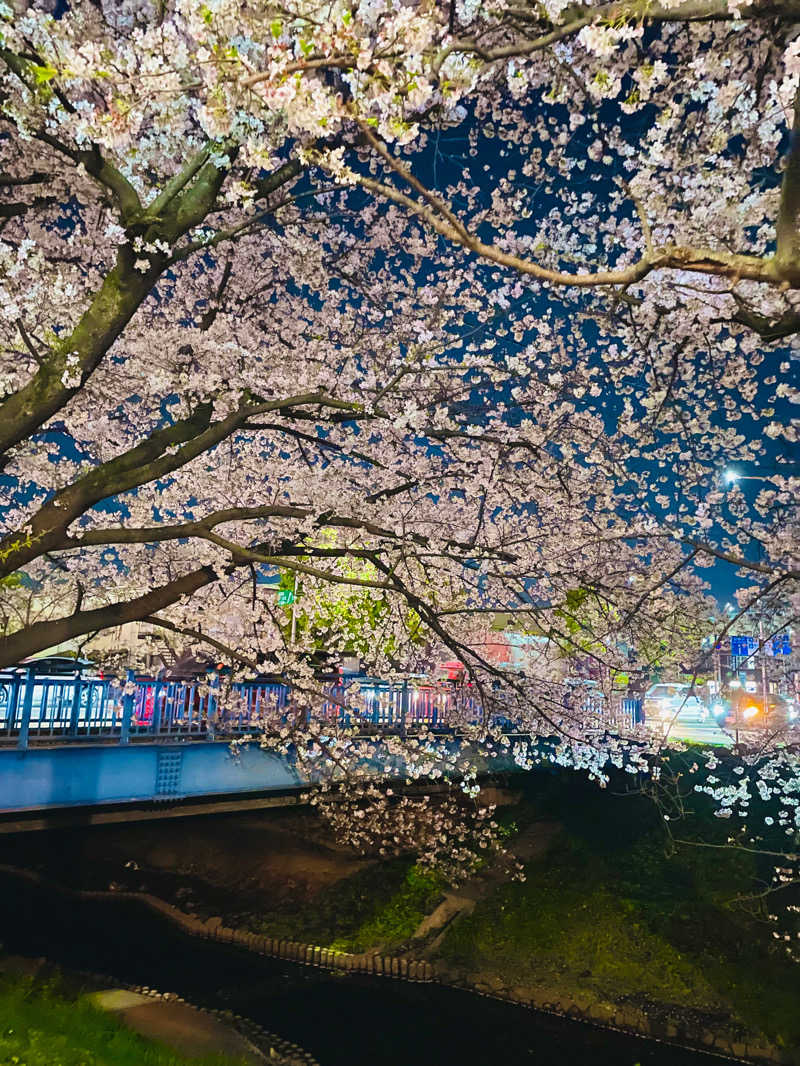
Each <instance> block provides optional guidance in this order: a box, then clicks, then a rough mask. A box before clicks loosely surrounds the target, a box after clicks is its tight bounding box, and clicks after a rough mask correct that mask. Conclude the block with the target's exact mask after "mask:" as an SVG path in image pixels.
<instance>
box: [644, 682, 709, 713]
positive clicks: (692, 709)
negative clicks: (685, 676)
mask: <svg viewBox="0 0 800 1066" xmlns="http://www.w3.org/2000/svg"><path fill="white" fill-rule="evenodd" d="M707 714H708V711H707V709H706V705H705V704H704V703H703V701H702V700H701V699H700V697H699V696H698V695H697V694H696V693H695V692H693V691H692V687H691V685H683V684H678V683H676V682H671V681H670V682H661V683H659V684H658V685H652V686H651V687H650V688H649V689H648V690H647V692H645V694H644V715H645V720H648V719H649V720H650V721H652V720H653V719H661V720H662V721H665V722H666V721H669V720H670V719H673V718H676V717H677V718H679V719H680V718H705V717H706V715H707Z"/></svg>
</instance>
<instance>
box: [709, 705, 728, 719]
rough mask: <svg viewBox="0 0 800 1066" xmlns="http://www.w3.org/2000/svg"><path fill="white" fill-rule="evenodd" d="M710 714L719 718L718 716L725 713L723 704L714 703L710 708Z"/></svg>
mask: <svg viewBox="0 0 800 1066" xmlns="http://www.w3.org/2000/svg"><path fill="white" fill-rule="evenodd" d="M711 713H712V714H713V715H714V717H715V718H719V717H720V715H722V714H724V713H725V704H724V703H715V704H714V705H713V706H712V708H711Z"/></svg>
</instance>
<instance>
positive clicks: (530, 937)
mask: <svg viewBox="0 0 800 1066" xmlns="http://www.w3.org/2000/svg"><path fill="white" fill-rule="evenodd" d="M525 810H526V811H527V816H528V817H532V816H535V815H536V814H537V813H542V812H546V813H547V814H548V815H550V816H557V817H559V819H560V820H561V822H562V824H563V827H564V828H563V831H562V832H561V834H560V835H559V836H558V837H557V839H556V840H555V842H554V844H553V846H552V847H551V849H550V851H549V852H548V854H547V855H546V856H544V857H543V858H540V859H539V860H538V861H536V862H533V863H531V864H529V866H528V867H527V868H526V871H525V872H526V877H527V880H526V881H525V882H524V883H521V884H520V883H516V884H506V885H504V886H502V887H501V888H499V889H498V890H497V891H496V892H495V893H493V894H492V896H491V897H489V898H488V899H486V900H484V901H483V902H481V903H479V904H478V906H477V908H476V910H475V912H474V913H473V914H472V915H471V916H470V917H468V918H464V919H462V920H461V921H460V922H458V923H456V924H455V925H454V926H453V927H452V928H451V929H450V930H449V931H448V933H447V936H446V937H445V940H444V942H443V944H442V947H441V957H442V958H443V959H444V960H445V961H447V962H448V963H450V964H452V965H457V966H458V967H460V968H461V969H463V970H466V971H468V972H469V973H471V974H483V975H493V976H496V977H500V978H502V979H503V980H504V981H505V982H506V983H508V984H537V983H538V984H541V985H545V986H547V987H550V988H554V989H557V990H559V991H561V992H563V993H565V994H567V995H570V994H571V995H577V996H582V997H583V998H589V999H591V998H593V997H597V998H604V999H617V1000H619V999H622V998H625V999H629V1000H631V1001H640V1002H643V1003H644V1002H647V1001H650V1002H653V1001H655V1002H660V1003H664V1004H674V1005H676V1006H679V1007H682V1008H697V1009H700V1010H703V1011H707V1012H712V1013H717V1012H721V1013H731V1014H733V1015H734V1016H735V1017H737V1018H739V1019H741V1020H742V1021H743V1022H744V1023H745V1024H747V1025H748V1026H750V1027H754V1028H756V1029H758V1030H760V1031H762V1032H764V1033H766V1034H767V1035H768V1036H769V1037H770V1038H771V1039H773V1040H774V1041H776V1042H777V1043H779V1044H782V1045H786V1046H791V1047H797V1048H800V1011H798V1009H797V1004H798V1003H800V971H798V968H797V967H796V966H794V965H792V964H791V963H789V962H788V961H787V960H786V959H785V958H784V957H783V956H782V955H781V954H779V953H777V952H776V951H775V950H773V948H772V946H771V939H770V936H771V934H770V927H769V926H768V924H767V922H766V921H765V920H764V919H763V917H762V916H761V915H760V914H759V913H758V907H754V906H753V905H752V904H751V905H750V906H749V907H746V906H744V905H743V904H742V903H737V902H735V897H736V896H740V895H746V894H748V893H751V892H752V891H753V890H754V888H755V886H756V885H757V878H758V873H759V871H758V869H757V860H756V859H755V858H754V857H753V856H752V855H749V854H747V853H744V852H741V851H739V852H736V851H728V850H725V849H717V848H707V847H698V846H683V847H679V848H678V850H677V852H676V853H675V854H667V851H668V849H665V844H666V843H667V841H666V838H665V835H664V832H663V828H662V827H661V826H660V824H659V822H658V819H657V816H656V815H655V812H654V809H653V808H652V807H651V805H650V804H649V803H648V801H647V800H646V799H644V798H643V797H638V796H615V795H613V794H610V793H609V792H600V791H599V790H597V789H594V788H592V787H591V786H584V785H583V784H581V783H580V782H578V781H576V780H575V779H574V778H573V779H571V780H569V781H568V782H564V783H563V784H562V785H561V786H560V785H559V784H558V783H557V782H555V783H551V784H550V787H549V788H548V789H545V790H544V791H540V792H539V794H538V795H535V796H533V797H529V799H528V802H527V804H526V806H525ZM697 828H698V827H697V825H696V824H695V830H697ZM718 828H719V827H718V824H717V825H714V824H712V825H711V826H710V827H709V831H708V835H709V837H710V838H711V839H712V840H713V839H714V838H715V837H714V834H715V833H717V830H718Z"/></svg>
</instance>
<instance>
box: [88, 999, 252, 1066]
mask: <svg viewBox="0 0 800 1066" xmlns="http://www.w3.org/2000/svg"><path fill="white" fill-rule="evenodd" d="M87 999H88V1000H89V1001H90V1002H91V1003H92V1004H93V1005H94V1006H96V1007H99V1008H100V1009H101V1010H105V1011H109V1012H110V1013H112V1014H113V1015H114V1016H115V1017H116V1018H118V1019H119V1021H121V1022H122V1023H123V1024H124V1025H126V1026H127V1027H128V1028H129V1029H133V1030H134V1031H135V1032H137V1033H139V1035H140V1036H143V1037H146V1038H147V1039H148V1040H156V1041H158V1042H159V1043H161V1044H166V1045H167V1046H168V1047H170V1048H172V1049H173V1050H174V1051H176V1052H178V1053H179V1054H180V1055H185V1056H186V1057H187V1058H202V1057H203V1056H209V1055H224V1056H227V1057H228V1058H230V1059H231V1064H232V1066H233V1064H234V1063H235V1064H236V1066H239V1063H247V1066H264V1063H265V1062H266V1061H267V1058H266V1056H265V1055H264V1054H263V1053H262V1052H261V1051H259V1049H258V1048H256V1046H255V1045H254V1044H252V1043H251V1042H250V1041H249V1040H248V1039H247V1038H246V1037H244V1036H243V1035H242V1034H241V1033H239V1032H238V1031H237V1030H236V1029H234V1028H233V1027H232V1026H231V1025H229V1024H227V1023H226V1022H224V1021H221V1020H220V1019H218V1018H215V1017H214V1016H213V1015H211V1014H208V1013H206V1012H205V1011H201V1010H197V1009H196V1008H195V1007H190V1006H188V1005H187V1004H186V1003H179V1002H178V1001H177V1000H174V999H164V998H163V997H158V998H156V997H154V996H146V995H143V994H142V993H141V992H129V991H127V990H126V989H124V988H110V989H106V990H103V991H100V992H92V993H90V994H89V995H88V996H87Z"/></svg>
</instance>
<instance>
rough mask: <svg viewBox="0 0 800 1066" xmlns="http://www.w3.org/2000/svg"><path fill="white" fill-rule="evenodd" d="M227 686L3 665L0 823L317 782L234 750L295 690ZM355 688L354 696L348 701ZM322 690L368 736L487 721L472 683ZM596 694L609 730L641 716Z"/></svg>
mask: <svg viewBox="0 0 800 1066" xmlns="http://www.w3.org/2000/svg"><path fill="white" fill-rule="evenodd" d="M220 685H221V681H220V678H219V676H217V675H211V676H210V677H209V678H205V679H202V680H193V681H164V680H159V679H157V678H153V677H140V676H138V677H137V676H136V675H134V674H133V672H129V673H128V675H127V677H126V678H125V679H124V680H117V679H110V678H101V677H84V676H82V675H81V674H80V672H75V673H74V674H73V675H72V676H61V677H53V676H43V675H40V674H37V672H36V668H35V664H33V665H29V666H27V667H24V668H18V669H15V670H10V671H6V672H4V673H0V821H3V823H4V825H5V827H6V829H8V827H9V826H13V827H15V828H18V827H36V828H38V827H41V826H42V825H45V824H48V818H47V817H45V815H47V814H48V812H52V811H57V810H61V811H72V812H73V814H75V815H77V813H78V812H80V817H81V818H82V820H87V821H112V820H122V819H126V818H130V817H164V816H167V815H168V814H170V813H171V814H176V813H188V812H189V811H197V810H220V809H233V806H234V805H235V806H236V807H238V808H241V807H243V806H267V805H271V804H273V803H286V802H297V799H298V796H300V795H302V794H303V792H304V791H305V790H307V788H308V785H309V783H310V782H309V781H308V779H306V778H305V777H303V775H302V774H301V773H300V772H299V770H298V769H297V767H296V765H295V763H294V761H293V760H292V759H291V758H290V757H289V756H284V755H278V754H276V753H271V752H265V751H262V750H261V749H260V748H259V747H258V745H257V744H254V745H251V746H246V747H243V748H242V749H240V751H239V752H238V753H237V755H236V756H234V755H233V753H232V750H231V741H232V740H234V739H236V738H241V737H243V736H246V735H252V734H253V733H254V732H258V730H259V724H260V723H261V722H263V720H264V719H265V717H267V716H270V715H272V717H273V720H274V717H275V714H276V712H277V713H278V717H280V712H281V711H282V710H283V709H284V708H285V709H286V713H287V714H288V713H289V711H290V710H291V712H292V714H295V713H297V705H296V704H295V703H294V701H293V696H292V690H291V689H290V688H289V686H287V685H285V684H281V683H279V682H276V681H245V682H233V683H232V684H230V685H229V686H226V689H225V692H224V698H223V692H222V690H221V688H220ZM354 686H355V691H356V692H357V695H358V699H357V701H354V700H352V699H350V700H348V698H347V697H348V696H351V697H352V695H353V692H354ZM324 696H325V699H324V701H323V702H322V705H321V706H320V707H319V708H318V709H317V710H316V711H315V715H317V716H318V717H319V718H320V719H321V720H323V721H324V720H328V721H331V722H334V721H336V722H341V723H343V724H346V725H349V726H355V727H357V728H358V729H359V731H361V732H363V733H365V734H369V735H380V734H381V733H384V732H390V731H395V732H396V731H413V730H416V729H419V728H420V727H423V726H425V727H429V728H432V729H434V730H437V731H439V730H442V731H452V730H454V729H456V728H457V727H458V726H459V725H464V724H468V723H470V722H475V721H477V720H480V718H481V717H482V708H481V705H480V701H479V700H478V698H477V695H476V693H475V692H474V690H472V689H471V688H470V687H469V686H453V685H447V684H435V683H408V682H406V683H402V684H392V683H389V682H382V681H368V680H364V679H352V680H350V681H347V682H344V681H341V680H340V681H338V682H336V683H335V684H328V685H327V686H324ZM590 699H594V700H595V703H596V706H595V707H594V708H593V710H594V713H596V714H597V718H598V725H602V727H604V728H615V727H616V728H618V727H619V726H620V725H623V724H627V725H630V724H631V722H632V720H634V716H635V714H636V706H635V705H634V703H633V701H621V702H619V703H618V704H617V705H616V706H615V709H614V711H615V713H613V714H612V713H610V708H608V707H606V706H605V701H604V700H603V699H602V697H588V696H587V700H590ZM353 703H357V709H353V706H352V704H353ZM503 724H505V725H507V726H509V727H511V726H512V723H503ZM0 829H2V826H1V825H0Z"/></svg>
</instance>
